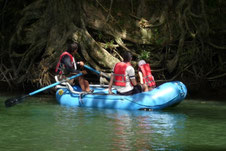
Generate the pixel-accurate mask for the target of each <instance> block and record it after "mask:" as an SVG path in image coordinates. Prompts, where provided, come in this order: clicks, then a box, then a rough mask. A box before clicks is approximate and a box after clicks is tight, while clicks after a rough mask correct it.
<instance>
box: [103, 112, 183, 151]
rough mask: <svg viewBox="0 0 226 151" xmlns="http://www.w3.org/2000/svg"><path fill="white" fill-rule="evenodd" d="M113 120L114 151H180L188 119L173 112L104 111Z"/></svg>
mask: <svg viewBox="0 0 226 151" xmlns="http://www.w3.org/2000/svg"><path fill="white" fill-rule="evenodd" d="M104 114H105V116H107V117H108V118H109V119H111V120H110V121H111V122H110V123H109V125H111V127H112V135H113V136H112V148H113V150H156V149H157V150H159V149H160V150H161V149H162V150H164V149H166V148H167V149H169V148H174V147H175V146H177V147H176V148H174V150H175V149H176V150H177V149H178V145H180V143H182V142H179V141H178V140H179V139H178V137H180V136H181V135H180V133H182V132H183V131H184V128H185V121H186V116H185V115H183V114H174V113H170V112H157V111H154V112H153V111H152V112H147V111H134V112H131V111H121V110H117V111H115V110H105V111H104Z"/></svg>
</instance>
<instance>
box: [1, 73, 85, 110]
mask: <svg viewBox="0 0 226 151" xmlns="http://www.w3.org/2000/svg"><path fill="white" fill-rule="evenodd" d="M81 75H82V73H79V74H76V75H73V76H71V77H69V78H67V79H65V80H62V81H59V82H56V83H53V84H51V85H48V86H46V87H43V88H41V89H38V90H36V91H34V92H31V93H29V94H27V95H24V96H21V97H17V98H10V99H8V100H6V101H5V106H6V107H11V106H14V105H16V104H18V103H21V102H22V101H23V99H24V98H26V97H28V96H32V95H34V94H37V93H39V92H42V91H44V90H47V89H49V88H52V87H54V86H56V85H58V84H61V83H62V82H65V81H67V80H71V79H74V78H76V77H79V76H81Z"/></svg>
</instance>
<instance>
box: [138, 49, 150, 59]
mask: <svg viewBox="0 0 226 151" xmlns="http://www.w3.org/2000/svg"><path fill="white" fill-rule="evenodd" d="M150 54H151V53H150V52H149V51H146V50H142V51H141V53H140V55H139V56H138V59H139V60H149V58H150Z"/></svg>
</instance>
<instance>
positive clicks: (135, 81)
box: [128, 66, 137, 86]
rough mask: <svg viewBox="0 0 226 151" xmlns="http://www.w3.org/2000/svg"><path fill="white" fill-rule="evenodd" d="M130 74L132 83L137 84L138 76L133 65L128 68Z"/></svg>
mask: <svg viewBox="0 0 226 151" xmlns="http://www.w3.org/2000/svg"><path fill="white" fill-rule="evenodd" d="M128 75H129V79H130V81H131V83H132V84H133V86H136V85H137V80H136V77H135V70H134V68H133V67H132V66H131V67H130V68H129V70H128Z"/></svg>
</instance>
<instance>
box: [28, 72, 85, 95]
mask: <svg viewBox="0 0 226 151" xmlns="http://www.w3.org/2000/svg"><path fill="white" fill-rule="evenodd" d="M81 75H82V73H79V74H76V75H73V76H71V77H69V78H67V80H71V79H74V78H76V77H79V76H81ZM67 80H62V81H59V82H56V83H53V84H51V85H48V86H46V87H43V88H41V89H38V90H36V91H34V92H31V93H29V94H28V95H29V96H32V95H34V94H37V93H39V92H42V91H44V90H47V89H49V88H52V87H54V86H56V85H58V84H61V83H62V82H65V81H67Z"/></svg>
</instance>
